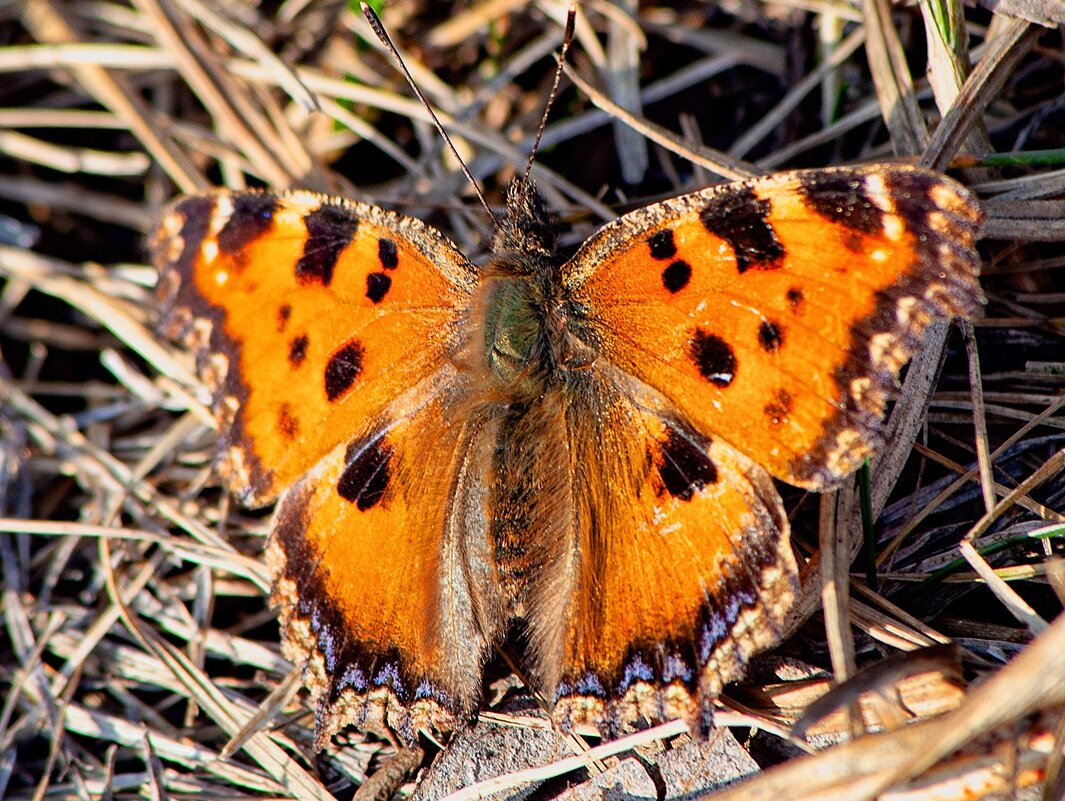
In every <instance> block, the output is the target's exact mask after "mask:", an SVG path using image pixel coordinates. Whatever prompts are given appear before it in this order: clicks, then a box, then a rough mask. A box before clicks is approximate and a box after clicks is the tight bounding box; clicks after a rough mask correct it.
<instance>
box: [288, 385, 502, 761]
mask: <svg viewBox="0 0 1065 801" xmlns="http://www.w3.org/2000/svg"><path fill="white" fill-rule="evenodd" d="M438 379H439V380H438V381H437V382H436V386H437V387H438V389H439V392H437V393H435V394H432V395H431V396H430V397H429V398H428V399H427V400H426V401H425V402H424V403H423V404H421V405H420V406H419V408H417V409H416V410H415V411H414V412H413V413H412V414H411V415H410V416H409V417H406V418H400V419H391V418H389V419H386V420H385V421H384V422H382V423H379V424H375V425H371V426H368V427H365V428H364V429H363V430H361V431H358V432H356V433H355V434H354V435H353V437H352V439H351V440H350V441H349V442H347V443H346V444H342V445H340V446H339V447H337V448H336V449H335V450H334V451H333V453H331V454H330V455H329V456H328V457H326V458H325V459H323V460H322V461H321V462H320V463H319V464H318V465H317V466H316V467H315V468H314V469H312V470H311V471H310V472H309V473H308V474H307V475H305V476H304V477H303V478H302V479H301V480H300V481H299V482H298V483H297V484H296V485H295V486H294V487H292V489H290V490H289V491H288V492H287V493H286V494H285V495H284V497H283V498H282V500H281V503H280V505H279V507H278V510H277V517H276V520H275V524H274V534H273V536H272V538H271V542H270V546H269V548H268V551H267V554H268V560H269V561H270V562H271V565H272V568H273V571H274V573H275V575H276V576H277V582H276V586H275V589H274V603H275V605H276V606H278V607H279V608H280V610H281V617H282V626H283V629H284V633H285V637H284V642H285V652H286V654H287V655H288V656H289V657H290V658H291V659H293V661H294V662H295V663H296V664H306V665H307V672H306V677H307V678H306V681H307V684H308V686H309V687H310V688H311V690H312V694H313V695H314V696H315V697H316V698H317V700H318V705H319V707H318V714H319V718H318V723H317V726H316V737H317V739H318V741H319V742H320V743H322V744H324V742H325V741H326V739H327V738H328V737H329V736H330V735H332V734H333V733H334V732H335V731H337V729H339V728H340V727H341V726H343V725H345V724H348V723H356V724H358V725H366V724H367V723H373V722H376V723H383V722H387V723H388V725H390V726H391V727H392V728H393V730H395V731H397V732H399V733H401V734H402V735H403V736H404V737H405V738H406V739H407V740H413V739H414V738H415V737H416V732H417V731H418V730H419V729H423V730H425V731H449V730H451V729H452V728H454V727H455V725H456V722H457V721H461V720H464V719H465V718H467V717H469V716H470V715H472V714H473V712H474V711H475V709H476V703H477V701H478V700H479V698H480V692H481V684H480V675H481V662H482V659H483V656H484V652H485V649H486V648H487V646H488V644H489V642H490V641H491V640H493V639H494V638H495V637H496V635H497V631H496V630H495V628H498V626H499V623H493V618H492V617H491V616H489V615H486V614H485V612H484V610H483V609H482V608H481V604H482V602H483V603H484V604H488V605H491V604H492V603H493V599H494V597H495V592H494V590H493V588H492V585H491V584H490V583H489V582H488V581H487V578H488V577H487V576H484V575H479V574H478V573H477V572H476V570H475V569H474V570H471V569H470V565H471V564H473V565H477V564H482V565H483V564H489V563H490V560H491V556H490V554H488V553H486V552H485V549H484V547H483V546H482V547H480V548H478V543H485V542H487V537H486V534H485V530H484V528H485V511H484V506H483V500H482V499H483V497H484V495H485V492H484V488H483V486H481V482H482V477H481V474H480V473H479V472H478V471H477V470H476V469H472V468H473V465H472V463H473V462H475V461H478V460H481V459H483V458H484V454H483V453H482V452H481V451H480V450H479V449H480V448H481V447H482V446H481V445H479V444H478V443H480V442H482V441H483V438H482V437H479V436H478V432H477V430H476V428H477V427H476V426H471V425H470V423H471V420H472V418H471V417H469V416H466V415H461V414H455V413H454V412H455V408H454V407H453V405H452V401H453V399H454V397H455V396H456V395H458V394H461V389H460V386H461V381H458V380H456V379H455V376H454V375H453V374H449V371H448V370H447V369H444V370H442V374H441V375H440V376H439V377H438ZM493 626H495V628H493Z"/></svg>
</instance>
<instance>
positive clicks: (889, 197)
mask: <svg viewBox="0 0 1065 801" xmlns="http://www.w3.org/2000/svg"><path fill="white" fill-rule="evenodd" d="M980 218H981V214H980V211H979V209H978V207H977V206H976V204H975V201H974V200H973V199H972V198H971V196H970V195H969V194H968V193H967V192H966V191H965V190H964V189H963V188H962V187H961V186H959V185H958V184H956V183H954V182H953V181H951V180H950V179H948V178H945V177H944V176H942V175H940V174H938V173H934V172H930V171H926V170H920V169H916V168H911V167H906V166H884V165H877V166H872V167H865V168H861V167H858V168H839V169H830V170H811V171H804V172H793V173H782V174H779V175H774V176H771V177H767V178H761V179H756V180H752V181H746V182H741V183H734V184H726V185H723V186H717V187H712V188H710V189H706V190H703V191H701V192H696V193H694V194H690V195H685V196H682V197H679V198H675V199H673V200H668V201H665V202H663V203H659V204H656V205H654V206H650V207H648V208H646V209H641V210H640V211H638V212H635V213H633V214H630V215H627V216H625V217H622V218H621V219H619V220H617V221H616V222H614V223H612V224H610V225H607V226H606V227H604V228H603V229H602V230H601V231H600V232H599V233H598V234H596V235H595V236H593V237H592V238H591V239H590V240H588V242H586V243H585V245H584V246H583V247H582V248H581V249H580V250H579V251H578V253H577V254H576V255H575V256H574V258H573V259H572V260H571V261H570V262H569V263H568V264H567V265H565V266H564V267H563V280H564V282H565V284H566V289H567V292H568V294H569V296H570V298H571V299H572V302H573V304H574V307H575V308H576V309H578V310H579V313H580V319H579V320H578V321H576V322H575V323H574V330H575V331H577V332H578V335H579V336H581V337H582V338H585V339H586V340H588V341H589V342H591V343H594V345H595V346H596V347H597V348H598V350H599V353H600V356H601V358H603V359H606V360H608V361H609V362H611V363H612V364H614V365H615V366H617V367H619V368H620V369H621V370H622V371H624V372H626V373H627V374H629V375H631V376H634V377H636V378H638V379H640V380H641V381H644V382H646V383H647V384H649V385H650V386H653V387H655V388H656V389H658V390H659V391H660V392H662V393H663V394H664V395H665V396H666V397H667V398H669V400H670V401H671V402H672V403H674V404H675V405H676V406H677V408H678V409H679V410H680V411H681V412H683V414H684V415H685V416H686V417H687V419H688V420H689V421H690V422H691V424H692V425H694V426H695V428H696V429H698V430H699V431H701V432H703V433H704V434H706V435H709V436H712V437H714V438H715V439H720V440H723V441H725V442H728V443H729V444H730V445H731V446H732V447H734V448H735V449H736V450H738V451H740V452H742V453H744V454H745V455H746V456H748V457H749V458H751V459H753V460H754V461H755V462H757V463H758V464H761V465H764V466H765V467H766V468H767V469H768V470H769V472H770V473H771V474H772V475H774V476H776V477H777V478H780V479H783V480H784V481H787V482H789V483H791V484H795V485H798V486H801V487H806V488H809V489H824V488H827V487H831V486H833V485H834V484H836V483H838V481H839V480H840V479H841V478H842V477H843V476H846V475H848V474H849V473H851V472H852V471H853V470H855V469H856V468H857V466H858V465H860V464H861V462H862V461H863V460H864V459H865V458H866V457H867V456H869V455H870V453H872V451H873V450H875V448H876V447H877V446H878V444H879V443H880V441H881V433H880V423H881V418H882V416H883V413H884V407H885V403H886V400H887V398H888V394H889V392H890V391H891V389H892V388H893V387H894V385H895V381H896V378H897V375H898V371H899V369H900V368H901V367H902V365H903V364H904V362H905V361H906V360H907V359H908V358H909V357H910V356H912V355H913V353H914V351H915V349H916V348H917V347H918V345H919V343H920V341H921V335H922V332H923V331H924V329H925V328H926V327H927V325H928V323H929V322H930V321H931V320H932V319H933V318H935V317H942V316H947V315H972V314H974V313H976V312H977V310H978V309H979V305H980V291H979V288H978V285H977V281H976V275H977V271H978V264H979V261H978V257H977V255H976V252H975V250H974V242H975V239H976V234H977V228H978V226H979V222H980Z"/></svg>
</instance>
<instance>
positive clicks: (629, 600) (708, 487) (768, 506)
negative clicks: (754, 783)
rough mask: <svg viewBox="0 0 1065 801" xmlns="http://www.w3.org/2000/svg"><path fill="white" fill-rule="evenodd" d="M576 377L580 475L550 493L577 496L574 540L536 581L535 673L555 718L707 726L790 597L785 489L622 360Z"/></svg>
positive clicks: (575, 449)
mask: <svg viewBox="0 0 1065 801" xmlns="http://www.w3.org/2000/svg"><path fill="white" fill-rule="evenodd" d="M576 381H577V382H578V384H577V385H576V386H575V387H571V391H570V392H569V393H568V394H567V396H566V399H565V401H562V402H558V403H556V404H555V405H556V406H557V407H558V408H561V409H564V410H565V411H564V412H563V413H562V416H563V418H564V419H563V420H562V421H561V425H559V426H558V427H557V428H558V430H560V431H563V432H565V436H566V441H567V448H566V450H567V451H568V455H569V460H570V465H569V466H570V470H569V473H568V475H569V476H570V477H571V478H570V482H571V483H570V487H569V489H568V492H555V493H554V495H553V497H554V498H555V499H556V502H566V501H568V503H569V508H568V509H567V510H566V513H565V515H564V517H565V519H566V520H568V521H569V525H570V527H569V537H568V538H569V541H570V543H571V547H570V548H563V549H561V550H558V551H556V553H560V554H568V555H570V558H569V559H568V560H561V561H564V562H567V563H568V567H567V569H565V570H562V571H560V570H557V569H556V570H555V571H554V573H546V572H545V573H542V574H540V575H539V578H538V580H537V581H534V582H533V583H532V585H531V589H530V604H529V608H530V615H529V627H530V631H531V641H532V644H533V652H534V653H535V654H536V655H537V657H538V660H537V663H536V676H537V678H538V679H539V681H540V682H541V684H542V687H543V689H544V690H545V691H546V692H548V693H550V694H552V695H553V699H554V701H555V704H556V706H555V715H556V719H558V720H559V721H560V722H562V723H575V722H579V723H585V722H586V723H592V724H595V725H598V726H600V727H601V728H602V729H603V730H604V733H611V734H616V733H617V732H618V731H619V730H624V729H626V728H628V727H630V726H631V724H633V723H635V722H636V721H638V720H640V719H641V718H647V719H649V720H652V721H661V720H668V719H675V718H682V719H685V720H687V721H688V722H689V725H691V726H692V728H693V730H698V729H699V728H700V727H704V726H705V724H706V722H707V720H708V718H707V717H706V716H705V713H706V712H707V711H708V710H709V704H710V702H711V701H712V700H713V699H714V698H716V697H717V696H718V695H719V694H720V692H721V688H722V687H723V686H724V684H726V683H728V682H729V681H732V680H734V679H736V678H739V677H740V676H741V675H742V672H743V668H744V665H745V664H746V663H747V660H748V659H749V657H750V656H751V654H752V653H754V652H755V651H758V650H760V649H763V648H765V647H768V646H769V645H772V644H775V643H776V642H777V641H778V640H779V638H780V636H781V628H782V623H783V620H784V616H785V614H786V612H787V610H788V609H789V608H790V607H791V604H792V601H793V599H794V596H795V592H796V590H797V585H796V574H797V573H796V567H795V561H794V558H793V556H792V553H791V548H790V545H789V543H788V523H787V519H786V517H785V515H784V510H783V507H782V505H781V501H780V496H779V495H778V494H777V492H776V489H775V488H774V486H773V482H772V480H771V479H770V477H769V475H768V473H766V472H765V470H763V469H762V468H760V467H759V466H758V465H756V464H754V463H753V462H752V461H751V460H750V459H749V458H747V457H745V456H744V455H743V454H741V453H740V452H738V451H737V450H735V449H734V448H732V447H731V446H729V445H728V444H727V443H725V442H724V441H722V440H717V439H711V438H709V437H706V436H704V435H703V434H701V433H699V432H698V431H696V430H695V429H694V428H692V427H691V425H690V424H688V423H687V422H686V421H685V420H684V419H683V416H682V415H680V414H679V413H678V412H677V410H676V409H675V408H673V407H672V406H671V404H669V403H668V401H665V400H664V399H663V398H662V396H661V395H660V394H659V393H656V392H654V391H653V390H650V389H648V388H647V387H646V386H643V385H641V384H640V382H638V381H635V380H633V379H631V378H630V377H627V376H625V375H624V374H622V373H621V372H620V371H619V370H617V369H616V368H613V367H612V366H610V365H608V364H605V363H601V364H597V365H596V366H593V367H591V368H589V369H587V370H584V371H582V372H581V373H580V375H579V376H578V377H577V378H576ZM541 404H542V406H543V407H545V408H547V407H550V405H551V402H550V399H549V398H548V399H545V400H543V401H541ZM556 450H557V449H556Z"/></svg>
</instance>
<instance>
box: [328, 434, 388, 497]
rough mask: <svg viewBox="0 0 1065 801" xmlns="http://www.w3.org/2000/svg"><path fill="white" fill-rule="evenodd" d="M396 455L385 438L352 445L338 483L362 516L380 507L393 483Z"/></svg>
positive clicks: (338, 487) (340, 493) (342, 495)
mask: <svg viewBox="0 0 1065 801" xmlns="http://www.w3.org/2000/svg"><path fill="white" fill-rule="evenodd" d="M395 452H396V449H395V448H394V447H393V446H392V445H390V444H389V442H388V440H387V439H386V438H385V437H378V438H377V439H376V440H373V441H371V442H366V441H359V442H353V443H351V445H349V446H348V450H347V454H346V456H345V463H346V465H347V466H346V467H345V468H344V472H343V473H341V474H340V480H339V481H337V493H338V494H339V495H340V497H341V498H343V499H344V500H345V501H348V502H349V503H353V504H355V505H356V506H357V507H358V509H359V511H360V512H365V511H366V510H367V509H372V508H373V507H375V506H377V504H379V503H380V502H381V499H382V498H384V495H385V491H386V490H387V489H388V484H389V482H390V481H391V479H392V457H393V455H394V454H395Z"/></svg>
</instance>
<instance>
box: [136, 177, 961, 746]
mask: <svg viewBox="0 0 1065 801" xmlns="http://www.w3.org/2000/svg"><path fill="white" fill-rule="evenodd" d="M980 221H981V211H980V209H979V207H978V205H977V203H976V201H975V200H974V198H973V197H972V196H971V195H970V194H969V193H968V192H967V191H966V190H965V189H964V188H963V187H962V186H960V185H959V184H957V183H956V182H954V181H953V180H951V179H949V178H947V177H945V176H943V175H941V174H939V173H935V172H930V171H927V170H924V169H919V168H915V167H910V166H905V165H900V164H875V165H869V166H859V167H840V168H832V169H819V170H808V171H797V172H785V173H780V174H776V175H771V176H768V177H764V178H757V179H753V180H749V181H743V182H739V183H729V184H723V185H718V186H712V187H710V188H707V189H704V190H702V191H697V192H694V193H691V194H686V195H682V196H680V197H676V198H673V199H671V200H666V201H664V202H659V203H655V204H653V205H649V206H647V207H645V208H641V209H639V210H637V211H634V212H631V213H629V214H626V215H624V216H622V217H620V218H619V219H618V220H616V221H614V222H612V223H609V224H607V225H606V226H604V227H603V228H601V229H600V230H599V231H598V232H597V233H596V234H594V235H593V236H592V237H591V238H590V239H588V240H587V241H586V242H585V243H584V244H583V245H582V246H580V248H579V249H578V250H577V251H576V253H575V254H574V255H572V257H571V258H568V259H565V258H563V257H561V256H560V255H559V253H558V250H557V248H556V242H555V235H554V231H553V228H552V226H551V224H550V222H549V219H548V214H547V212H546V211H545V207H544V203H543V201H542V199H541V196H540V195H539V193H538V192H537V190H536V189H535V187H534V186H533V184H532V183H531V182H530V181H529V180H527V179H525V178H518V179H515V180H514V182H513V183H512V185H511V186H510V188H509V190H508V193H507V196H506V209H505V213H503V214H502V215H501V216H500V218H499V220H498V221H497V225H496V229H495V233H494V236H493V239H492V241H491V255H490V257H489V258H488V259H487V260H486V261H485V262H484V263H483V264H480V265H475V264H474V263H472V262H471V261H470V260H469V259H468V258H467V257H466V256H464V255H463V254H462V253H461V252H460V251H459V249H458V248H457V247H456V246H455V245H454V244H452V243H451V242H450V241H449V240H448V239H446V238H445V237H444V236H443V235H442V234H441V233H440V232H438V231H437V230H435V229H434V228H432V227H430V226H428V225H426V224H424V223H422V222H420V221H418V220H416V219H412V218H409V217H404V216H401V215H399V214H396V213H393V212H391V211H387V210H384V209H381V208H378V207H376V206H373V205H368V204H365V203H356V202H351V201H347V200H343V199H337V198H330V197H325V196H322V195H318V194H313V193H310V192H304V191H290V192H271V191H248V192H227V191H218V192H214V193H209V194H201V195H195V196H191V197H186V198H184V199H181V200H179V201H178V202H177V203H176V204H174V205H172V206H171V207H170V208H169V210H168V211H167V212H166V214H165V217H164V218H163V220H162V222H161V224H160V226H159V229H158V231H157V232H156V234H155V236H154V240H153V253H154V261H155V264H156V265H157V266H158V269H159V283H158V290H157V292H158V297H159V300H160V304H161V308H162V309H163V315H162V320H161V330H162V331H163V332H164V333H165V334H166V335H167V336H169V337H171V338H173V339H176V340H179V341H183V342H185V343H186V344H188V345H191V346H194V347H195V348H196V349H197V351H198V354H199V367H200V372H201V375H202V377H203V379H204V380H205V381H206V383H207V384H208V385H209V386H210V387H211V388H212V389H213V390H214V393H215V412H216V415H217V418H218V426H219V431H220V444H219V451H220V464H221V470H222V472H223V474H224V477H225V479H226V480H227V482H228V486H229V487H230V488H231V489H232V490H233V491H234V492H235V493H236V494H237V495H238V497H239V499H240V500H241V501H242V502H243V503H245V504H246V505H249V506H263V505H266V504H269V503H273V502H275V501H277V508H276V512H275V516H274V518H273V523H272V526H273V528H272V535H271V537H270V542H269V545H268V547H267V559H268V562H269V564H270V566H271V569H272V570H273V574H274V576H275V584H274V589H273V596H272V597H273V602H274V604H275V605H276V606H277V608H278V609H279V610H280V617H281V622H282V630H283V646H284V651H285V653H286V654H287V655H288V656H289V657H290V658H291V659H293V660H294V661H297V662H299V663H302V664H305V665H306V668H305V681H306V683H307V685H308V686H309V687H310V689H311V691H312V693H313V695H314V696H315V697H316V699H317V717H316V730H317V742H318V744H319V745H320V746H321V745H323V744H324V743H326V742H327V741H328V738H329V737H331V736H332V735H333V734H334V733H335V732H336V731H338V730H339V729H340V728H341V727H342V726H345V725H347V724H351V723H354V724H356V725H360V726H366V725H369V724H371V723H377V724H380V723H386V724H387V725H389V726H390V727H391V728H393V729H394V730H395V731H397V732H399V733H400V734H401V735H402V736H403V737H405V738H406V739H407V740H408V741H413V740H414V739H416V737H417V733H418V732H419V731H427V732H435V733H437V734H442V733H447V732H449V731H451V730H454V729H455V728H456V727H461V726H464V725H466V724H467V723H468V722H469V721H470V720H471V719H472V718H473V717H474V716H475V714H476V712H477V710H478V707H479V704H480V699H481V683H482V668H483V665H484V663H485V661H486V659H487V658H488V656H489V655H490V654H491V652H492V649H493V648H494V647H496V646H497V645H499V644H500V643H501V642H503V641H504V640H505V639H507V638H508V637H510V638H512V639H516V640H517V641H518V642H520V643H522V644H523V645H524V668H525V671H526V673H527V680H528V682H529V683H530V685H531V686H532V688H533V689H535V690H537V691H539V693H541V694H542V695H543V696H544V697H545V698H546V699H547V700H548V702H549V703H550V704H551V706H552V709H553V716H554V719H555V720H556V721H557V722H558V723H559V724H561V725H574V724H578V723H580V724H588V723H590V724H593V725H595V726H597V727H599V729H600V730H601V731H602V732H603V733H604V734H607V735H614V734H617V733H619V732H622V731H625V730H627V729H630V728H632V727H634V726H637V725H640V724H641V723H642V722H645V721H660V720H668V719H678V718H679V719H683V720H685V721H687V722H688V723H689V725H691V726H692V728H693V730H700V729H705V727H706V726H707V725H708V721H709V719H710V712H711V711H712V707H713V701H714V699H715V698H716V697H717V696H718V695H719V694H720V692H721V691H722V688H723V686H724V685H725V684H727V683H728V682H730V681H733V680H735V679H737V678H739V677H741V676H742V674H743V671H744V666H745V665H746V663H747V662H748V660H749V659H750V657H751V656H752V654H754V653H756V652H757V651H759V650H762V649H765V648H767V647H770V646H772V645H774V644H776V643H777V641H778V640H779V639H780V636H781V631H782V625H783V622H784V619H785V616H786V615H787V613H788V611H789V609H790V607H791V605H792V603H793V600H794V598H795V596H796V593H797V590H798V584H797V568H796V562H795V558H794V555H793V553H792V549H791V546H790V544H789V539H788V537H789V530H788V520H787V518H786V516H785V513H784V509H783V506H782V502H781V498H780V495H779V493H778V491H777V489H776V487H775V486H774V483H773V479H779V480H782V481H784V482H787V483H788V484H792V485H794V486H797V487H802V488H805V489H809V490H827V489H830V488H832V487H835V486H837V485H838V484H839V483H840V482H841V481H842V480H843V479H844V478H845V477H847V476H848V475H849V474H851V473H852V472H853V471H855V470H856V469H857V467H858V466H859V465H860V464H861V463H862V462H863V461H864V460H865V459H867V458H868V457H870V456H871V455H872V454H874V453H875V452H876V450H877V448H878V447H879V446H880V445H881V444H882V439H883V431H882V417H883V414H884V410H885V405H886V403H887V401H888V400H889V398H890V396H891V394H892V392H893V391H894V388H895V386H896V382H897V377H898V373H899V370H900V369H901V367H902V366H903V365H904V363H905V362H906V360H907V359H908V358H909V357H910V356H912V355H913V353H914V352H915V350H916V349H917V348H918V347H919V346H920V343H921V337H922V332H923V331H924V330H925V328H926V327H927V326H928V324H929V323H930V322H931V321H932V320H933V319H935V318H939V317H944V316H952V315H958V316H972V315H975V314H977V313H978V312H979V309H980V305H981V302H982V296H981V293H980V289H979V285H978V280H977V274H978V268H979V257H978V255H977V253H976V251H975V247H974V245H975V240H976V238H977V234H978V229H979V225H980Z"/></svg>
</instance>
